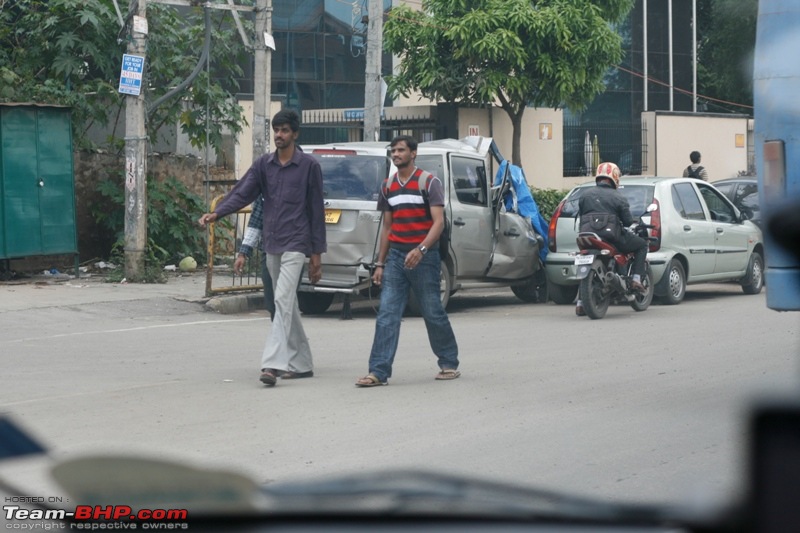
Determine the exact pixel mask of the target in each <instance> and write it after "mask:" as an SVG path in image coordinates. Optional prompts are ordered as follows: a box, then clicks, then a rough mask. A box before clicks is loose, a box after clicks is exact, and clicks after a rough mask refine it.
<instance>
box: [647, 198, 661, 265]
mask: <svg viewBox="0 0 800 533" xmlns="http://www.w3.org/2000/svg"><path fill="white" fill-rule="evenodd" d="M652 205H655V206H656V208H655V209H653V210H652V211H650V225H652V226H653V227H652V228H650V236H651V237H654V238H655V239H656V240H655V241H650V248H649V250H650V251H651V252H657V251H658V250H659V249H660V248H661V204H659V203H658V200H656V199H655V198H653V204H652Z"/></svg>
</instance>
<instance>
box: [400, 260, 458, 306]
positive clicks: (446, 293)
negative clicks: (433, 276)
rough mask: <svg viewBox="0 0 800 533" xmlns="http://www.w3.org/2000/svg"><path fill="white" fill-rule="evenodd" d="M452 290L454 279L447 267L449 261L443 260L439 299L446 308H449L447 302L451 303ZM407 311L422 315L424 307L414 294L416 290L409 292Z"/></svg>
mask: <svg viewBox="0 0 800 533" xmlns="http://www.w3.org/2000/svg"><path fill="white" fill-rule="evenodd" d="M452 292H453V280H452V279H450V270H449V269H448V268H447V263H445V262H444V261H442V268H441V274H440V275H439V299H440V300H441V302H442V307H443V308H444V309H447V304H448V303H450V294H451V293H452ZM406 312H407V313H408V314H409V315H411V316H422V309H421V308H420V306H419V302H417V298H416V297H415V296H414V291H411V292H409V293H408V305H407V306H406Z"/></svg>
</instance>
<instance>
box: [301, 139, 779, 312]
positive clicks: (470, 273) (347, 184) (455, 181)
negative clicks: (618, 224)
mask: <svg viewBox="0 0 800 533" xmlns="http://www.w3.org/2000/svg"><path fill="white" fill-rule="evenodd" d="M303 149H304V151H305V152H306V153H309V154H311V155H312V156H313V157H315V158H316V159H317V160H318V161H319V162H320V164H321V165H322V170H323V175H324V176H325V180H324V195H325V212H326V226H327V234H328V251H327V253H326V254H323V277H322V279H321V280H320V282H318V283H317V284H314V285H312V284H311V283H310V282H309V280H308V278H307V276H304V277H303V279H302V280H301V284H300V287H299V289H298V300H299V304H300V308H301V310H302V311H303V312H304V313H307V314H319V313H324V312H325V311H326V310H327V309H328V308H329V307H330V305H331V304H332V302H333V299H334V296H335V295H336V294H337V293H341V294H348V295H363V296H367V295H372V294H374V293H373V291H374V290H375V288H374V287H372V286H371V281H370V277H371V266H372V263H373V262H374V260H375V254H376V252H377V240H378V235H379V228H380V224H381V213H380V212H379V211H377V200H378V196H379V194H380V187H381V185H382V183H383V181H384V179H385V178H386V177H387V176H389V175H390V174H391V173H393V172H394V171H395V169H394V168H393V166H392V164H391V160H390V159H389V157H388V152H387V143H378V142H376V143H369V142H354V143H352V142H351V143H332V144H325V145H312V146H304V147H303ZM486 158H487V153H486V151H485V150H481V149H479V147H476V146H474V145H473V144H471V143H467V142H464V141H457V140H453V139H447V140H440V141H431V142H423V143H420V144H419V147H418V150H417V159H416V164H417V166H419V167H420V168H422V169H424V170H427V171H429V172H431V173H432V174H434V175H435V176H438V177H439V178H440V179H441V180H442V183H443V185H444V189H445V201H446V205H445V216H446V219H447V221H448V223H447V225H448V228H447V231H448V232H449V241H448V242H447V246H446V248H445V249H443V250H442V276H441V284H440V291H441V298H442V302H443V303H444V305H445V306H447V303H448V302H449V299H450V296H451V295H452V294H454V293H455V292H457V291H458V290H462V289H468V288H481V287H493V286H494V287H496V286H506V287H510V288H511V289H512V291H513V292H514V294H515V295H517V296H518V297H519V298H520V299H522V300H523V301H528V302H544V301H547V300H548V299H552V300H553V301H554V302H555V303H557V304H568V303H572V302H574V300H575V298H576V295H577V291H578V284H579V280H578V278H577V277H576V272H575V265H574V255H575V252H576V251H577V250H578V246H577V243H576V240H575V239H576V237H577V233H578V218H577V210H578V199H579V198H580V196H581V194H582V193H583V192H584V191H585V190H586V188H587V187H593V186H594V182H589V183H586V184H583V185H580V186H578V187H575V188H574V189H572V190H571V191H570V192H569V194H567V196H566V197H565V198H564V199H563V200H562V202H561V203H560V204H559V206H558V208H557V209H556V211H555V213H554V214H553V216H552V218H551V220H550V226H549V232H548V233H549V235H548V236H547V238H548V241H549V253H548V255H547V260H546V264H542V262H541V260H540V259H539V251H540V248H541V247H542V246H543V243H544V240H543V239H542V237H541V236H539V235H537V234H536V232H535V231H534V230H533V228H532V227H531V224H530V221H529V220H528V219H526V218H525V217H521V216H519V215H518V214H516V213H509V212H507V211H506V209H505V208H504V203H503V198H504V195H505V194H508V192H509V186H510V184H509V183H507V182H504V183H502V184H500V185H498V186H493V185H492V179H491V176H488V171H487V165H486ZM619 190H620V192H622V194H624V195H625V197H626V198H627V199H628V203H629V204H630V207H631V213H632V214H633V215H634V216H635V217H636V216H639V215H642V217H643V220H644V222H645V223H648V224H651V225H653V226H654V227H653V229H651V230H650V234H651V236H652V237H655V238H656V239H655V242H654V243H653V244H651V247H650V251H649V253H648V260H649V263H650V265H651V267H652V271H653V283H654V284H655V296H656V298H657V299H658V300H660V301H661V302H663V303H666V304H677V303H680V302H681V301H682V300H683V298H684V295H685V293H686V287H687V285H691V284H696V283H703V282H720V281H736V282H739V283H740V284H741V285H742V288H743V290H744V292H745V293H748V294H756V293H758V292H760V291H761V288H762V286H763V283H764V259H763V258H764V250H763V241H762V236H761V231H760V229H759V227H758V225H757V224H759V223H760V211H759V209H758V198H757V196H758V195H757V184H756V182H755V180H754V179H752V178H747V177H743V178H734V179H730V180H722V181H719V182H715V183H714V184H709V183H706V182H702V181H698V180H693V179H689V178H665V177H645V176H638V177H624V178H622V182H621V185H620V189H619ZM651 206H653V207H651ZM648 207H651V208H650V211H649V212H648ZM409 305H410V307H411V308H412V311H413V310H414V309H415V307H416V304H415V302H414V300H413V297H412V298H411V300H410V302H409Z"/></svg>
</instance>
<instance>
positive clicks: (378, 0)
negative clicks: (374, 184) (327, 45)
mask: <svg viewBox="0 0 800 533" xmlns="http://www.w3.org/2000/svg"><path fill="white" fill-rule="evenodd" d="M367 16H368V17H369V22H368V25H367V67H366V79H365V83H364V140H365V141H377V140H378V139H379V138H380V134H381V104H382V103H383V102H381V58H382V57H383V0H369V8H368V10H367Z"/></svg>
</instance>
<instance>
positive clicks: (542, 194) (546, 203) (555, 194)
mask: <svg viewBox="0 0 800 533" xmlns="http://www.w3.org/2000/svg"><path fill="white" fill-rule="evenodd" d="M567 193H569V189H535V188H533V187H531V194H532V195H533V199H534V200H536V205H538V206H539V212H540V213H541V214H542V216H543V217H544V218H545V219H547V221H548V222H550V218H551V217H552V216H553V213H554V212H555V210H556V208H557V207H558V204H559V202H561V200H563V199H564V197H565V196H566V195H567Z"/></svg>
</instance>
